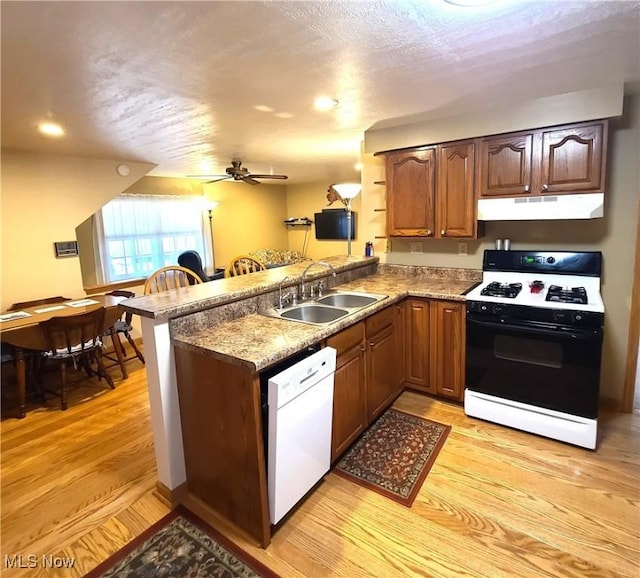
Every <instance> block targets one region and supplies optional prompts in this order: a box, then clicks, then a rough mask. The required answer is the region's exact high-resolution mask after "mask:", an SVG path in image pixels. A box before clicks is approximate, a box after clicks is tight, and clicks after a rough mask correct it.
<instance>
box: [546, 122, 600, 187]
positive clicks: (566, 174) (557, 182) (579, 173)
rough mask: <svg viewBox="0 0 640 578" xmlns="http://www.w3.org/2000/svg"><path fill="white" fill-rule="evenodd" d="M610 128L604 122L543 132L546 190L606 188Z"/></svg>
mask: <svg viewBox="0 0 640 578" xmlns="http://www.w3.org/2000/svg"><path fill="white" fill-rule="evenodd" d="M606 127H607V123H606V121H600V122H595V123H582V124H579V125H571V126H566V127H563V128H560V129H556V130H553V129H549V130H543V131H540V135H541V136H540V138H541V140H542V145H541V146H542V173H541V183H540V189H541V191H542V192H543V193H569V192H596V191H602V190H603V188H604V177H605V174H604V172H605V171H604V166H605V164H604V162H603V161H604V160H605V157H606Z"/></svg>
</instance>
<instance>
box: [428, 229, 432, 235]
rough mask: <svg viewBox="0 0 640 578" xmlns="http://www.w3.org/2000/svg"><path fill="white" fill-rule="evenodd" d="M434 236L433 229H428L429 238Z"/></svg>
mask: <svg viewBox="0 0 640 578" xmlns="http://www.w3.org/2000/svg"><path fill="white" fill-rule="evenodd" d="M432 235H433V231H432V230H431V229H427V237H431V236H432Z"/></svg>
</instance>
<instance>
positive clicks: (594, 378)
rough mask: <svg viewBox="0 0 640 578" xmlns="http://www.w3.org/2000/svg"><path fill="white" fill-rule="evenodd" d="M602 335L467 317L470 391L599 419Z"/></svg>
mask: <svg viewBox="0 0 640 578" xmlns="http://www.w3.org/2000/svg"><path fill="white" fill-rule="evenodd" d="M602 335H603V331H602V328H596V329H593V328H589V329H584V328H575V327H564V326H554V325H551V324H543V323H536V322H533V321H522V320H508V319H505V318H501V317H493V316H484V315H474V314H468V315H467V363H466V376H467V389H469V390H471V391H476V392H479V393H485V394H487V395H492V396H495V397H499V398H503V399H508V400H513V401H518V402H521V403H526V404H529V405H532V406H536V407H542V408H547V409H552V410H555V411H560V412H563V413H567V414H571V415H578V416H583V417H588V418H596V417H597V415H598V390H599V384H600V357H601V350H602Z"/></svg>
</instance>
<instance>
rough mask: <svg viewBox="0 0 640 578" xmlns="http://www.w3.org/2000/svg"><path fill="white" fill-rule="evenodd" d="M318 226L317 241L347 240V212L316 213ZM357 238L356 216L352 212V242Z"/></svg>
mask: <svg viewBox="0 0 640 578" xmlns="http://www.w3.org/2000/svg"><path fill="white" fill-rule="evenodd" d="M313 217H314V222H315V225H316V239H320V240H322V239H334V240H335V239H345V240H346V238H347V210H346V209H325V210H323V211H322V212H321V213H314V215H313ZM355 238H356V214H355V213H354V212H353V211H351V240H354V239H355Z"/></svg>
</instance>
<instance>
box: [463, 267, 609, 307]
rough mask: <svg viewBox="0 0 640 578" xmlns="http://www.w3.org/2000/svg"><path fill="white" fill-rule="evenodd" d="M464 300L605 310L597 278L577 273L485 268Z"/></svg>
mask: <svg viewBox="0 0 640 578" xmlns="http://www.w3.org/2000/svg"><path fill="white" fill-rule="evenodd" d="M466 298H467V301H485V302H487V303H503V304H511V305H523V306H527V307H538V308H550V309H568V310H580V311H593V312H598V313H604V303H603V302H602V297H601V295H600V279H599V278H598V277H583V276H580V275H547V274H544V275H541V274H540V273H504V272H499V271H485V273H484V275H483V280H482V282H481V283H480V285H478V286H477V287H475V288H474V289H473V290H471V291H470V292H469V293H468V294H467V296H466Z"/></svg>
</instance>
